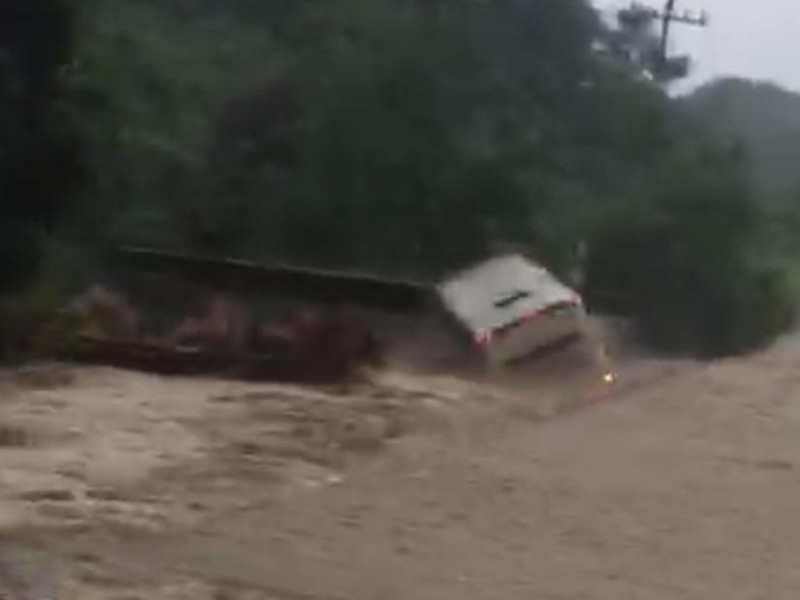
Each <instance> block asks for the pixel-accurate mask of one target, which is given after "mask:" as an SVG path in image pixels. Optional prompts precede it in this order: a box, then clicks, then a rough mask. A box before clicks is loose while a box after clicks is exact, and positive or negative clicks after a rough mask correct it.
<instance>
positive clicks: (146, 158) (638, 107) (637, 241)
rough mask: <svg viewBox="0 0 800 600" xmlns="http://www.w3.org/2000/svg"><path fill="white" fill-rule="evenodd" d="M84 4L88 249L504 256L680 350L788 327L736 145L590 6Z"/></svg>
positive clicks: (320, 256) (81, 53)
mask: <svg viewBox="0 0 800 600" xmlns="http://www.w3.org/2000/svg"><path fill="white" fill-rule="evenodd" d="M82 6H83V10H82V13H81V20H80V22H79V31H80V44H79V47H78V60H77V62H76V64H75V69H74V71H73V75H72V78H71V82H72V86H73V90H74V92H73V94H72V101H71V102H70V103H69V104H68V105H67V106H66V111H67V114H68V115H69V118H70V119H71V120H73V121H77V122H78V123H79V125H80V131H81V135H82V136H83V137H84V139H86V140H87V151H88V157H89V161H90V165H91V177H90V180H89V187H88V189H87V192H86V193H85V195H84V198H83V199H82V202H81V203H80V205H79V206H78V207H77V209H76V210H74V211H73V212H72V213H71V216H70V219H69V221H68V222H67V224H66V225H65V226H63V227H62V229H61V235H62V236H64V237H65V239H68V240H69V241H70V242H71V243H72V244H74V245H76V246H78V247H80V248H81V249H83V251H85V252H87V253H88V254H89V255H92V254H93V253H95V254H96V251H97V249H99V248H102V247H105V246H107V245H114V244H119V243H137V244H146V245H154V246H162V247H172V248H176V249H184V250H194V251H198V252H203V253H213V254H225V255H230V256H243V257H248V258H252V259H256V260H264V261H273V260H284V261H288V262H302V263H312V264H315V265H327V266H337V267H359V268H368V269H373V270H379V271H381V272H388V273H393V274H403V273H405V274H414V275H416V276H430V277H435V276H438V275H440V274H441V273H442V272H443V271H446V270H448V269H451V268H454V267H460V266H462V265H463V264H464V263H466V262H468V261H471V260H474V259H476V258H479V257H481V256H483V255H485V254H487V253H489V252H492V250H493V249H494V248H496V247H498V246H508V245H510V246H513V247H517V248H522V249H525V250H529V251H530V252H531V253H532V254H533V255H534V256H536V257H538V258H540V259H541V260H542V261H543V262H545V264H547V265H548V266H550V267H551V268H553V269H554V270H556V271H557V272H558V273H559V274H562V275H567V274H570V273H573V272H578V271H584V272H585V276H586V277H585V279H586V289H585V291H586V293H587V295H588V297H589V298H590V299H598V300H597V301H598V303H600V304H602V303H603V298H606V297H613V298H623V299H624V300H625V301H626V309H627V310H629V311H632V312H633V314H635V315H636V316H637V317H638V319H639V321H640V323H641V324H642V329H643V331H644V332H646V333H647V334H648V336H649V337H650V338H651V339H654V340H656V341H658V342H660V343H661V344H662V345H663V346H666V347H671V348H680V349H684V348H687V347H691V348H700V349H701V350H703V351H706V352H709V353H720V352H728V351H738V350H740V349H741V348H744V347H747V346H749V345H752V344H757V343H759V342H760V341H761V340H763V339H764V338H765V337H766V336H768V335H771V334H773V333H775V331H777V329H778V328H779V326H782V325H784V324H785V323H786V322H788V319H789V316H787V315H788V314H789V313H790V312H791V311H789V310H788V307H789V306H790V304H791V298H792V296H791V294H790V293H789V288H787V286H786V285H785V282H784V278H783V275H782V271H776V270H774V269H773V268H772V267H770V268H769V269H766V268H764V267H761V266H759V263H758V262H757V261H756V260H755V259H754V257H755V256H762V255H770V256H771V255H772V254H771V253H770V252H769V251H768V250H771V244H772V242H771V241H770V240H767V241H765V239H766V237H765V235H764V231H765V229H764V228H763V226H762V219H763V215H762V214H761V213H760V212H759V211H758V210H757V209H756V207H755V205H754V204H753V202H752V198H751V195H750V192H749V189H748V185H747V184H748V182H747V181H746V180H745V179H744V178H743V177H742V172H743V171H745V170H746V169H745V168H744V166H743V163H742V162H741V160H743V158H742V156H741V155H740V154H737V153H731V152H728V151H726V150H724V148H722V149H721V148H720V147H719V146H715V145H713V144H710V143H707V142H704V141H703V138H702V136H701V135H700V134H698V132H697V131H696V129H697V127H695V126H694V125H692V124H691V123H688V122H687V121H686V120H685V119H684V117H683V115H682V114H681V113H680V112H679V111H677V110H676V107H675V102H674V101H672V100H671V99H670V98H669V97H668V96H667V95H666V94H664V93H663V92H662V91H661V90H659V89H658V88H657V87H654V86H652V85H650V84H647V83H645V82H643V81H641V78H640V77H638V75H640V73H637V72H631V69H630V68H622V69H620V68H619V67H620V64H619V63H618V62H615V60H614V59H613V57H612V59H611V60H609V56H608V55H600V54H598V52H597V44H596V42H597V41H598V40H599V39H608V37H609V32H608V31H605V30H604V28H603V26H602V25H601V23H600V21H599V19H598V17H597V15H596V13H595V12H594V11H593V10H592V9H591V8H590V6H589V4H588V3H587V2H586V1H585V0H497V1H493V2H486V1H484V0H373V1H371V2H364V1H363V0H327V1H325V2H319V1H304V2H299V1H297V0H295V1H280V2H260V1H256V0H231V1H229V2H218V1H211V0H192V1H188V0H158V1H155V0H148V1H143V0H113V1H112V0H86V1H85V3H84V4H83V5H82ZM629 66H630V65H628V67H629ZM634 71H635V69H634ZM27 235H29V236H35V235H37V231H36V230H31V232H30V233H28V234H27ZM7 239H8V240H9V241H8V242H6V243H12V242H13V240H14V238H11V237H9V238H7ZM15 243H17V244H18V245H19V246H20V247H26V248H27V247H30V244H29V243H28V242H27V241H26V239H22V238H21V239H20V240H18V241H17V242H15ZM765 247H766V248H765Z"/></svg>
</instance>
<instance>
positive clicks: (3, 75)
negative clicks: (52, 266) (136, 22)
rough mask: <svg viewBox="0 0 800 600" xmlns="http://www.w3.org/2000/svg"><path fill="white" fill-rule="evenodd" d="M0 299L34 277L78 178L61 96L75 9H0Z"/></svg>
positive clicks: (58, 4) (34, 3)
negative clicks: (49, 231)
mask: <svg viewBox="0 0 800 600" xmlns="http://www.w3.org/2000/svg"><path fill="white" fill-rule="evenodd" d="M0 12H1V13H2V19H0V293H2V292H7V291H9V290H11V289H13V288H16V287H17V286H19V285H21V284H22V283H24V282H25V281H26V280H27V279H28V278H29V277H30V276H32V274H33V273H34V272H35V269H36V266H37V264H38V254H39V253H38V246H39V244H40V241H41V239H42V238H43V234H44V231H45V230H46V229H47V228H48V227H50V226H51V225H52V224H53V222H54V220H55V218H56V217H57V216H58V215H59V214H60V213H61V212H62V207H63V204H64V203H65V202H66V201H67V200H68V199H69V198H70V196H71V195H72V193H73V191H74V190H75V189H76V187H77V184H78V183H79V179H80V172H81V169H80V161H79V155H78V149H77V147H76V145H75V142H74V138H73V136H72V131H71V130H70V127H69V120H68V119H65V118H64V114H63V112H62V110H63V104H62V102H61V100H62V93H63V91H64V87H65V80H66V77H67V75H66V73H67V68H68V64H69V60H70V46H71V41H72V40H71V33H72V23H71V6H70V5H69V4H68V3H67V1H66V0H31V1H30V2H24V3H14V4H13V5H8V6H4V8H2V9H0Z"/></svg>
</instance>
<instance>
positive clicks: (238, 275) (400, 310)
mask: <svg viewBox="0 0 800 600" xmlns="http://www.w3.org/2000/svg"><path fill="white" fill-rule="evenodd" d="M121 257H122V258H124V259H125V260H126V261H127V264H128V265H130V266H133V267H135V269H134V270H138V271H146V272H150V273H158V274H159V275H160V276H161V277H166V278H168V279H170V280H176V279H182V280H186V281H192V282H195V284H196V283H197V282H200V284H201V286H200V287H199V288H197V287H195V288H194V290H193V291H191V292H188V293H187V294H186V296H187V297H188V298H189V301H190V303H191V304H194V307H192V308H188V309H187V307H185V306H183V307H179V308H178V310H177V313H176V315H175V318H173V319H171V320H170V319H166V321H165V323H166V324H165V325H163V326H162V327H161V328H160V330H159V328H158V327H155V326H154V325H153V322H154V320H155V319H154V317H155V316H154V315H152V314H151V313H155V312H163V310H164V307H166V306H168V305H169V304H170V302H169V300H168V299H166V298H161V299H156V300H155V301H152V300H151V302H150V304H151V309H150V310H147V309H145V310H138V309H134V308H133V304H135V303H136V299H135V296H137V294H139V295H142V291H143V289H147V290H149V291H148V293H149V294H150V295H158V293H159V292H160V291H161V288H162V287H165V286H161V285H158V284H150V285H144V284H140V285H138V286H131V285H129V286H128V287H129V288H131V289H130V292H129V294H130V296H129V297H130V298H132V299H131V300H129V299H128V298H127V297H125V296H123V295H122V294H120V293H115V292H110V291H108V290H107V289H105V288H103V287H101V286H95V287H93V288H92V289H91V290H90V291H89V292H88V293H87V294H86V295H85V296H84V297H83V298H82V299H81V300H79V301H78V302H77V303H76V304H75V305H74V306H82V307H83V309H82V310H83V312H81V313H80V314H82V318H83V323H82V324H81V327H80V328H79V329H78V332H79V334H78V335H77V336H76V340H75V342H76V343H73V344H71V345H70V349H69V352H70V355H71V357H72V358H79V359H82V360H89V361H93V362H105V363H111V364H116V365H120V366H128V367H136V368H144V369H149V370H158V371H162V372H209V371H211V372H214V373H216V374H231V375H234V376H239V377H249V378H255V379H264V380H278V381H297V382H324V381H335V380H338V379H342V378H345V377H347V376H348V375H349V374H351V373H353V372H355V371H357V370H358V369H359V368H360V367H362V366H363V365H365V364H369V365H375V364H378V363H380V362H382V361H384V360H399V361H403V362H411V363H414V364H415V366H438V367H441V368H447V367H448V366H450V365H454V364H458V363H463V362H464V361H472V362H473V363H475V362H480V363H485V364H491V365H502V364H508V363H511V362H514V361H520V360H522V359H524V358H525V357H527V356H529V355H531V354H533V353H535V352H537V351H540V350H542V349H545V348H547V347H549V346H550V345H552V344H556V343H559V342H561V341H563V340H568V339H570V338H575V337H579V336H581V335H582V334H583V328H584V321H585V313H584V310H583V304H582V302H581V299H580V297H579V296H578V294H577V293H575V292H574V291H573V290H571V289H569V288H568V287H567V286H565V285H564V284H563V283H561V282H560V281H558V280H557V279H556V278H555V277H554V276H553V275H552V274H551V273H549V272H548V271H547V270H546V269H545V268H544V267H542V266H540V265H538V264H536V263H534V262H532V261H530V260H527V259H526V258H524V257H523V256H521V255H508V256H500V257H495V258H491V259H489V260H486V261H483V262H481V263H479V264H477V265H474V266H472V267H470V268H468V269H465V270H462V271H460V272H457V273H454V274H451V275H448V276H446V277H444V278H442V279H441V280H440V281H437V282H424V283H423V282H414V281H404V280H390V279H384V278H378V277H375V276H371V275H363V274H355V273H342V272H334V271H323V270H313V269H303V268H297V267H290V266H284V265H278V266H275V265H273V266H264V265H258V264H255V263H249V262H245V261H231V260H220V259H211V258H204V257H194V256H188V255H180V254H173V253H166V252H161V251H157V250H149V249H126V250H124V251H122V252H121ZM137 288H138V289H137ZM198 290H203V291H202V292H201V291H198ZM126 291H127V290H126ZM165 293H168V292H166V291H165ZM179 304H180V303H179ZM78 312H80V311H78ZM90 315H93V316H91V317H90ZM115 315H116V316H115ZM162 321H164V319H162ZM422 363H428V364H422Z"/></svg>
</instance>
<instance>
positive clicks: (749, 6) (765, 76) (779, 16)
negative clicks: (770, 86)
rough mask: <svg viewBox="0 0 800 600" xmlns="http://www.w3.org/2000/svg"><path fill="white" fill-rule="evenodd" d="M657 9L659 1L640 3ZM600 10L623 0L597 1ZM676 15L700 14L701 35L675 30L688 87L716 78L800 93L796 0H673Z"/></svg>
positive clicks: (676, 47)
mask: <svg viewBox="0 0 800 600" xmlns="http://www.w3.org/2000/svg"><path fill="white" fill-rule="evenodd" d="M640 1H641V3H642V4H647V5H651V6H654V7H660V6H661V5H663V4H664V0H640ZM596 4H597V5H598V6H599V7H601V8H603V7H605V8H609V7H610V8H616V7H620V6H626V5H627V4H629V2H628V1H627V0H596ZM678 8H679V9H691V10H697V11H699V10H701V9H705V10H706V11H707V12H708V14H709V16H710V18H711V22H710V26H709V27H708V28H706V29H695V28H693V27H685V26H681V27H676V28H675V36H674V38H673V51H674V52H676V53H689V54H691V55H692V57H693V60H694V63H695V64H694V74H693V76H692V81H691V82H690V83H692V84H694V85H696V84H697V83H702V82H704V81H707V80H708V79H710V78H714V77H719V76H728V75H733V76H738V77H747V78H751V79H760V80H769V81H772V82H775V83H778V84H780V85H782V86H784V87H788V88H791V89H793V90H795V91H798V92H800V0H760V1H757V0H678Z"/></svg>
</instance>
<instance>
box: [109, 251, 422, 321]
mask: <svg viewBox="0 0 800 600" xmlns="http://www.w3.org/2000/svg"><path fill="white" fill-rule="evenodd" d="M116 255H117V257H118V258H120V259H122V260H123V261H124V262H125V263H126V264H129V265H131V266H133V267H136V268H142V269H148V270H157V271H162V272H164V271H171V272H177V274H178V275H180V276H183V277H187V278H191V279H195V280H200V281H204V282H208V283H209V284H218V285H230V284H233V285H236V286H239V287H247V288H250V289H263V290H268V289H270V288H277V289H279V290H280V291H281V292H283V293H288V294H292V295H297V296H301V297H307V298H309V299H314V300H321V301H326V302H343V303H347V302H353V303H358V304H368V305H373V306H375V307H378V308H387V309H415V308H419V307H420V306H422V305H423V304H424V303H426V302H427V301H428V300H429V298H431V297H432V294H433V293H434V289H433V287H432V286H431V285H429V284H425V283H422V282H417V281H409V280H398V279H388V278H384V277H380V276H376V275H372V274H367V273H359V272H354V271H335V270H325V269H316V268H308V267H299V266H293V265H286V264H270V265H265V264H259V263H256V262H252V261H248V260H238V259H230V258H214V257H207V256H196V255H190V254H182V253H178V252H169V251H164V250H158V249H153V248H131V247H127V248H121V249H118V250H117V251H116Z"/></svg>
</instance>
